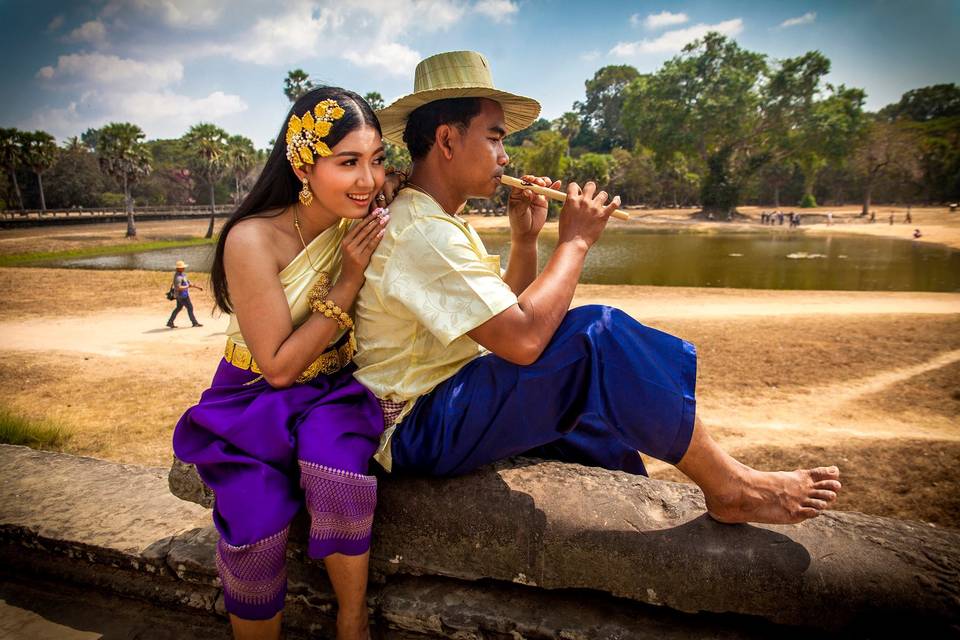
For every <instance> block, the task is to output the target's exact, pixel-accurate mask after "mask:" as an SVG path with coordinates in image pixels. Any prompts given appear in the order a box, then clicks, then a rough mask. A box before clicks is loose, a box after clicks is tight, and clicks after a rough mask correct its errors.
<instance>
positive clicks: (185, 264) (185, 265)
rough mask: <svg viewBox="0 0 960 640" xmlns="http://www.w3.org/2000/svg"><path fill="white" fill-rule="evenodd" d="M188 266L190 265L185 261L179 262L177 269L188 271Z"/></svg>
mask: <svg viewBox="0 0 960 640" xmlns="http://www.w3.org/2000/svg"><path fill="white" fill-rule="evenodd" d="M188 266H190V265H188V264H187V263H186V262H184V261H183V260H177V269H186V268H187V267H188Z"/></svg>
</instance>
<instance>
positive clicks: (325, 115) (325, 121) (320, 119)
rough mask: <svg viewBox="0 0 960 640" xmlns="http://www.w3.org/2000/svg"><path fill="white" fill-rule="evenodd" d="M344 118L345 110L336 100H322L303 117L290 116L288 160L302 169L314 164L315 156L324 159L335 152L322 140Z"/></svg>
mask: <svg viewBox="0 0 960 640" xmlns="http://www.w3.org/2000/svg"><path fill="white" fill-rule="evenodd" d="M342 117H343V108H342V107H341V106H340V105H339V104H337V101H336V100H322V101H320V102H318V103H317V106H315V107H314V108H313V113H312V114H311V113H310V112H309V111H307V112H306V113H305V114H303V117H301V118H298V117H297V116H296V114H294V115H292V116H290V122H288V123H287V160H289V161H290V164H292V165H293V166H295V167H296V168H298V169H300V168H301V167H303V165H304V164H313V157H314V155H317V156H320V157H321V158H324V157H326V156H329V155H330V154H332V153H333V152H332V151H330V147H328V146H327V145H326V143H325V142H323V140H322V138H324V137H326V135H327V134H328V133H330V127H332V126H333V121H334V120H339V119H340V118H342Z"/></svg>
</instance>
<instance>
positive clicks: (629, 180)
mask: <svg viewBox="0 0 960 640" xmlns="http://www.w3.org/2000/svg"><path fill="white" fill-rule="evenodd" d="M610 155H612V156H613V160H614V162H615V165H614V168H613V172H612V174H611V176H610V188H609V189H608V191H609V192H610V193H616V194H620V199H621V201H622V202H623V203H624V204H638V203H641V202H648V203H650V202H654V201H656V200H658V199H659V197H660V181H659V180H658V179H657V169H656V165H655V164H654V154H653V151H651V150H650V149H647V148H645V147H643V146H641V145H637V146H636V147H635V148H634V150H633V152H632V153H631V152H630V151H627V150H626V149H619V148H617V149H614V150H613V151H612V152H611V154H610Z"/></svg>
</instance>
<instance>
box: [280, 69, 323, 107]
mask: <svg viewBox="0 0 960 640" xmlns="http://www.w3.org/2000/svg"><path fill="white" fill-rule="evenodd" d="M315 86H316V85H314V84H313V81H312V80H310V76H309V75H307V72H306V71H304V70H303V69H294V70H293V71H288V72H287V77H286V79H285V80H284V81H283V94H284V95H285V96H287V98H289V100H290V102H296V101H297V100H298V99H299V98H300V97H301V96H302V95H303V94H305V93H306V92H307V91H310V90H311V89H313V88H314V87H315Z"/></svg>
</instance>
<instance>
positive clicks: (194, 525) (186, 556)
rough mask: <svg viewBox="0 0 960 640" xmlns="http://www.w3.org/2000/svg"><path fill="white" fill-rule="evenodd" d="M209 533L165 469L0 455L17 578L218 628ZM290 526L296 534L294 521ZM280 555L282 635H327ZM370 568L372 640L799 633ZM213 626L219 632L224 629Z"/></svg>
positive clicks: (9, 556) (305, 568) (327, 595)
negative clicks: (183, 614) (184, 615)
mask: <svg viewBox="0 0 960 640" xmlns="http://www.w3.org/2000/svg"><path fill="white" fill-rule="evenodd" d="M67 479H69V481H66V480H67ZM384 484H385V485H387V484H391V482H385V483H384ZM195 495H202V494H195ZM208 523H209V512H208V511H207V510H206V509H203V508H201V507H199V506H196V505H191V504H187V503H184V502H181V501H180V500H178V499H177V498H175V497H173V496H172V495H170V493H169V490H168V488H167V479H166V478H165V474H164V473H163V472H162V470H157V469H151V468H144V467H136V466H132V465H119V464H115V463H111V462H106V461H103V460H95V459H90V458H79V457H75V456H69V455H64V454H56V453H45V452H38V451H33V450H31V449H27V448H25V447H11V446H3V445H0V566H2V567H4V571H5V572H7V573H8V574H12V575H13V576H15V577H17V578H23V579H30V578H31V577H35V578H36V579H38V580H45V581H47V582H46V583H47V584H49V583H50V582H55V583H62V584H72V585H76V586H77V587H78V588H80V589H89V590H91V592H98V593H113V594H117V595H121V596H127V597H130V596H132V597H135V598H138V599H140V600H143V601H147V602H149V603H151V604H152V605H153V606H161V607H165V608H168V609H169V610H170V611H176V610H183V611H193V612H202V613H205V614H207V615H210V616H215V615H220V616H222V615H223V604H222V602H223V601H222V594H221V589H220V585H219V581H218V580H217V578H216V568H215V564H214V547H215V545H216V542H217V532H216V530H215V529H214V528H213V527H212V526H210V525H209V524H208ZM297 528H298V529H304V530H305V522H303V520H302V519H301V521H300V522H299V526H298V527H297ZM300 538H301V540H302V534H301V536H300ZM401 551H402V552H403V549H401ZM287 555H288V573H289V590H288V597H287V602H286V609H285V612H284V620H285V623H284V624H285V626H286V627H287V629H288V635H289V636H290V637H291V638H299V637H332V629H333V622H334V615H335V610H336V604H335V598H334V596H333V593H332V590H331V588H330V584H329V581H328V579H327V577H326V574H325V572H324V570H323V565H322V564H321V563H318V562H313V561H310V560H308V559H306V558H305V557H304V550H303V545H302V543H296V542H294V543H293V544H291V545H290V547H289V550H288V554H287ZM443 562H447V560H443ZM377 564H378V565H379V566H380V567H382V570H380V571H377V572H374V581H373V582H372V583H371V586H370V590H369V598H368V605H369V608H370V613H371V616H372V620H373V621H374V625H375V626H376V627H378V628H379V633H380V636H379V637H382V638H386V639H389V640H415V639H417V638H419V639H421V640H422V639H424V638H451V639H457V640H469V639H475V640H481V639H484V640H486V639H501V638H502V639H504V640H505V639H507V638H510V639H511V640H515V639H518V638H540V639H556V640H581V639H582V640H587V639H592V638H610V639H613V638H638V639H639V638H667V639H668V640H669V639H680V638H690V637H704V636H709V637H716V638H765V637H770V636H771V635H773V634H774V633H776V634H777V635H780V636H785V637H799V633H800V631H798V630H796V629H793V628H784V627H775V626H774V625H772V624H771V623H769V622H765V621H763V620H758V619H752V618H746V617H743V616H730V615H710V616H702V615H689V614H682V613H677V612H675V611H672V610H670V609H667V608H665V607H653V606H650V605H644V604H641V603H637V602H632V601H628V600H618V599H615V598H611V597H609V596H608V595H606V594H603V593H596V592H584V591H569V590H563V591H546V590H542V589H537V588H534V587H528V586H522V585H518V584H510V583H505V582H499V581H491V580H481V581H475V582H474V581H463V580H457V579H454V578H446V577H440V576H435V575H422V576H413V575H402V574H403V571H400V570H397V569H398V567H395V566H394V564H393V563H392V562H390V560H389V559H387V558H385V559H380V560H378V561H377ZM404 567H406V565H402V564H401V565H399V568H400V569H402V568H404ZM220 624H223V625H225V624H226V623H225V621H223V620H222V618H221V623H220Z"/></svg>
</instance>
